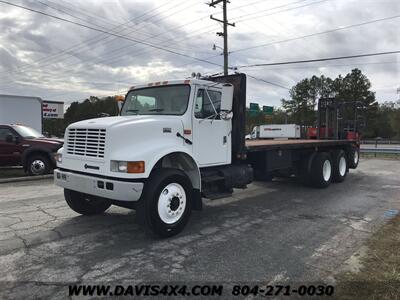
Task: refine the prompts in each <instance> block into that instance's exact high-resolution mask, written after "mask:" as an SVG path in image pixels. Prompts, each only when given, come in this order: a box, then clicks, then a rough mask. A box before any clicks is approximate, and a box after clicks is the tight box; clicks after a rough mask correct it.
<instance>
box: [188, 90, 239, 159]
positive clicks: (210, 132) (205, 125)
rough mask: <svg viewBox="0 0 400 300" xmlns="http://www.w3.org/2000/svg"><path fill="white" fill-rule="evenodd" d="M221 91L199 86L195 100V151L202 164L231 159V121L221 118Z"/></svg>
mask: <svg viewBox="0 0 400 300" xmlns="http://www.w3.org/2000/svg"><path fill="white" fill-rule="evenodd" d="M221 96H222V94H221V91H220V90H217V89H207V90H205V89H204V88H198V89H197V90H196V96H195V101H194V117H193V152H194V157H195V158H196V160H197V163H198V164H199V165H200V166H209V165H221V164H228V163H230V161H231V137H230V134H231V126H232V125H231V121H230V120H228V121H227V120H221V118H220V116H219V115H216V114H215V110H216V111H217V113H219V112H220V106H221Z"/></svg>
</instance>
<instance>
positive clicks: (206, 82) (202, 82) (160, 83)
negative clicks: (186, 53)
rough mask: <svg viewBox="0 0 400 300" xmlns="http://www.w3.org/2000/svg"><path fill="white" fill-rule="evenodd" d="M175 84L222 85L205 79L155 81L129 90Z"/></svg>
mask: <svg viewBox="0 0 400 300" xmlns="http://www.w3.org/2000/svg"><path fill="white" fill-rule="evenodd" d="M174 84H197V85H212V86H219V85H222V84H221V83H216V82H214V81H209V80H204V79H196V78H191V79H174V80H165V81H155V82H149V83H147V84H141V85H135V86H131V87H130V88H129V91H131V90H134V89H141V88H147V87H154V86H165V85H174Z"/></svg>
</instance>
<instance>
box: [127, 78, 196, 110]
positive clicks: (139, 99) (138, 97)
mask: <svg viewBox="0 0 400 300" xmlns="http://www.w3.org/2000/svg"><path fill="white" fill-rule="evenodd" d="M189 94H190V85H187V84H185V85H184V84H180V85H167V86H157V87H151V88H143V89H137V90H133V91H130V92H129V93H128V95H127V96H126V100H125V103H124V106H123V107H122V110H121V116H128V115H183V114H184V113H185V112H186V109H187V106H188V101H189Z"/></svg>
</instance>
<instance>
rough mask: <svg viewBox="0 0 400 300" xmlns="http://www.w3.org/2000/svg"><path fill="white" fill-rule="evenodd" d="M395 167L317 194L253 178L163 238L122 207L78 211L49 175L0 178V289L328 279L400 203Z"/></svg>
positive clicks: (372, 166) (371, 169)
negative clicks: (88, 212)
mask: <svg viewBox="0 0 400 300" xmlns="http://www.w3.org/2000/svg"><path fill="white" fill-rule="evenodd" d="M399 169H400V162H399V161H390V160H362V161H361V162H360V165H359V168H358V169H357V170H352V171H351V172H350V174H349V175H348V177H347V179H346V181H345V182H344V183H341V184H332V185H331V186H330V187H329V188H327V189H322V190H319V189H312V188H307V187H303V186H301V185H299V184H297V183H296V182H295V181H294V180H279V181H274V182H268V183H262V182H256V183H254V184H252V185H251V186H250V187H249V188H248V189H247V190H243V191H238V192H237V193H235V194H234V196H233V197H231V198H225V199H220V200H215V201H207V202H205V207H204V210H203V211H202V212H194V213H193V214H192V218H191V221H190V223H189V225H188V226H187V228H186V229H185V230H184V232H183V233H181V234H180V235H178V236H176V237H173V238H170V239H167V240H155V239H153V238H151V237H149V236H148V235H147V234H145V233H144V232H143V230H142V229H141V228H140V227H138V225H137V224H136V222H135V212H134V211H130V210H127V209H123V208H118V207H112V208H110V209H109V210H108V211H107V212H106V213H105V214H103V215H100V216H93V217H83V216H79V215H78V214H76V213H74V212H73V211H72V210H70V209H69V208H68V207H67V205H66V203H65V202H64V199H63V194H62V190H61V189H60V188H58V187H56V186H54V185H53V184H52V181H51V180H41V181H32V182H30V181H28V182H19V183H6V184H0V282H1V283H0V285H2V287H1V289H0V290H1V292H0V293H1V294H2V297H3V298H25V297H28V296H29V295H37V296H38V297H46V298H47V297H57V296H58V297H65V296H66V293H67V290H66V288H65V284H68V283H77V282H80V283H106V282H110V281H111V282H117V283H123V282H125V283H130V284H132V283H137V282H142V281H144V282H148V281H174V282H244V281H246V282H264V283H269V282H279V283H284V282H290V281H295V282H312V281H321V280H322V281H324V282H328V283H329V282H334V274H335V273H336V272H338V271H339V270H342V269H343V268H347V267H351V266H349V264H350V261H349V258H350V257H351V256H352V254H353V253H354V252H355V251H356V250H357V249H359V248H360V246H361V245H362V243H363V241H364V240H365V238H366V237H368V236H369V235H370V234H371V232H372V231H373V230H374V229H376V228H377V227H379V226H380V225H381V224H382V223H383V222H385V221H387V220H388V214H387V213H386V212H387V211H388V210H396V209H400V176H399Z"/></svg>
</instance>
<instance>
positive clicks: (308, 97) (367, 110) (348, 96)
mask: <svg viewBox="0 0 400 300" xmlns="http://www.w3.org/2000/svg"><path fill="white" fill-rule="evenodd" d="M289 96H290V98H288V99H281V104H282V107H281V108H278V109H276V110H275V111H274V113H273V115H272V116H266V115H264V114H263V113H262V112H259V113H258V114H254V113H249V112H248V113H247V118H246V121H247V122H246V123H247V127H246V130H247V132H250V131H251V130H252V128H253V127H254V126H255V125H260V124H284V123H293V124H299V125H305V126H315V125H316V121H317V114H316V109H317V102H318V99H320V98H333V99H335V100H336V101H338V102H349V103H351V102H353V103H354V102H355V101H357V102H358V104H359V109H360V113H361V114H362V115H363V116H364V122H363V123H364V124H363V125H364V126H363V127H362V129H361V134H362V137H363V138H376V137H382V138H391V139H400V100H398V101H386V102H383V103H378V101H377V100H376V94H375V92H373V91H371V82H370V81H369V79H368V78H367V76H366V75H364V74H363V73H362V72H361V70H359V69H353V70H351V72H350V73H348V74H347V75H346V76H342V75H339V76H338V77H337V78H334V79H332V78H330V77H325V76H324V75H321V76H315V75H314V76H312V77H311V78H305V79H303V80H301V81H300V82H298V83H297V84H296V85H294V86H293V87H292V88H291V89H290V91H289ZM345 117H348V116H345Z"/></svg>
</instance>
